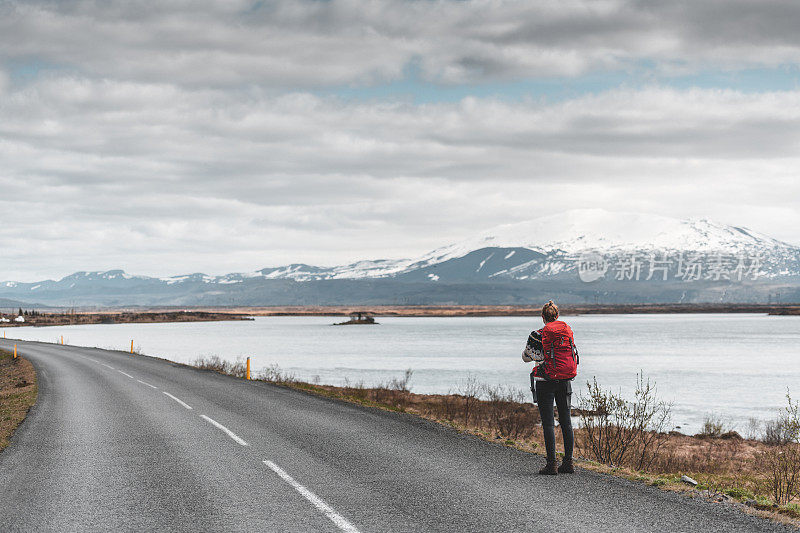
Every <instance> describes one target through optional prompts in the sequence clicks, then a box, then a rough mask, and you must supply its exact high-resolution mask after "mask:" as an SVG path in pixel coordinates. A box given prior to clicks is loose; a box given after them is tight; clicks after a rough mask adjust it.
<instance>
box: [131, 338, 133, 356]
mask: <svg viewBox="0 0 800 533" xmlns="http://www.w3.org/2000/svg"><path fill="white" fill-rule="evenodd" d="M131 353H133V339H131Z"/></svg>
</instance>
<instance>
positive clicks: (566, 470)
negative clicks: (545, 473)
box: [558, 459, 575, 474]
mask: <svg viewBox="0 0 800 533" xmlns="http://www.w3.org/2000/svg"><path fill="white" fill-rule="evenodd" d="M558 471H559V472H560V473H562V474H574V473H575V467H574V466H572V459H564V460H563V461H561V466H559V467H558Z"/></svg>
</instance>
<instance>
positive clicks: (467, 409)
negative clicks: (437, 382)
mask: <svg viewBox="0 0 800 533" xmlns="http://www.w3.org/2000/svg"><path fill="white" fill-rule="evenodd" d="M481 388H482V387H481V384H480V383H479V382H478V379H477V378H476V377H475V376H472V375H470V376H468V377H467V379H465V380H464V381H462V382H461V383H459V384H458V388H457V389H456V393H457V394H458V395H459V396H461V398H462V399H463V402H462V407H461V419H462V421H463V423H464V425H465V426H467V425H469V421H470V418H471V417H472V416H473V415H474V414H475V410H476V407H477V406H478V405H479V403H480V394H481Z"/></svg>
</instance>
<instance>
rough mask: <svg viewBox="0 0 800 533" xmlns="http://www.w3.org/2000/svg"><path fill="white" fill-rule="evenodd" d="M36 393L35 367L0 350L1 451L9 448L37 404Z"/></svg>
mask: <svg viewBox="0 0 800 533" xmlns="http://www.w3.org/2000/svg"><path fill="white" fill-rule="evenodd" d="M36 393H37V388H36V372H34V370H33V365H31V363H30V362H29V361H27V360H26V359H23V358H22V357H17V359H14V358H13V356H12V354H11V353H9V352H6V351H4V350H0V450H3V449H4V448H5V447H6V446H8V441H9V439H10V438H11V434H12V433H14V430H15V429H17V426H19V425H20V424H21V423H22V421H23V420H25V416H26V415H27V414H28V409H30V408H31V406H32V405H33V404H34V403H36Z"/></svg>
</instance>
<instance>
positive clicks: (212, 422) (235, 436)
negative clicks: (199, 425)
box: [200, 415, 250, 446]
mask: <svg viewBox="0 0 800 533" xmlns="http://www.w3.org/2000/svg"><path fill="white" fill-rule="evenodd" d="M200 418H205V419H206V420H207V421H208V422H209V423H210V424H212V425H214V426H216V427H218V428H219V429H221V430H222V431H224V432H225V433H227V434H228V436H229V437H230V438H232V439H233V440H235V441H236V442H237V443H239V444H241V445H242V446H250V445H249V444H247V443H246V442H245V441H244V440H242V438H241V437H239V435H237V434H236V433H234V432H233V431H231V430H230V429H228V428H226V427H225V426H223V425H222V424H220V423H219V422H217V421H216V420H214V419H213V418H209V417H207V416H206V415H200Z"/></svg>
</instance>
